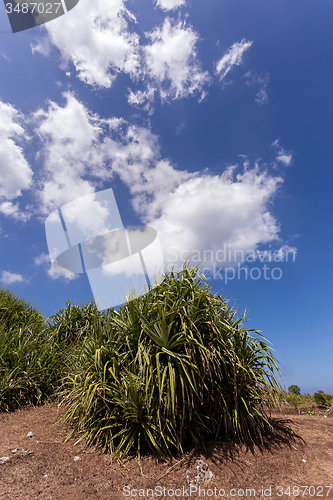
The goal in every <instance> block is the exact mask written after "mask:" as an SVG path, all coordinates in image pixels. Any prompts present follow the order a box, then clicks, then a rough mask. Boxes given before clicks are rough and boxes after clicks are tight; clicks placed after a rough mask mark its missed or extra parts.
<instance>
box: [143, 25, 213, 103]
mask: <svg viewBox="0 0 333 500" xmlns="http://www.w3.org/2000/svg"><path fill="white" fill-rule="evenodd" d="M146 36H147V37H148V38H150V40H151V44H150V45H147V46H146V47H145V48H144V52H145V62H146V71H147V73H148V75H149V77H150V79H151V80H152V81H153V82H154V84H155V85H156V87H158V89H159V91H160V94H161V98H162V100H165V99H167V98H168V97H171V98H172V99H178V98H181V97H187V96H188V95H191V94H193V93H196V92H199V93H201V97H202V98H203V97H204V95H205V94H204V90H203V89H204V87H205V86H206V85H207V84H208V83H209V81H210V77H209V75H208V72H207V71H206V72H202V71H201V68H200V65H199V63H198V60H197V54H196V51H195V45H196V43H197V41H198V38H199V36H198V34H197V33H195V32H194V31H193V30H192V28H191V26H186V24H185V22H179V23H175V22H172V21H171V19H169V18H167V19H165V21H164V23H163V26H162V27H157V28H155V30H154V31H152V32H151V33H146Z"/></svg>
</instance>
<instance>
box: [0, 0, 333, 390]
mask: <svg viewBox="0 0 333 500" xmlns="http://www.w3.org/2000/svg"><path fill="white" fill-rule="evenodd" d="M332 18H333V6H332V3H331V1H328V0H327V1H321V2H319V3H314V2H312V1H311V2H310V1H307V0H302V1H300V0H295V1H294V2H290V1H289V0H271V1H270V2H267V1H264V0H258V1H253V0H244V1H243V0H225V1H224V0H223V1H221V0H208V1H207V2H202V1H201V0H156V1H155V0H136V1H130V0H128V1H125V0H109V1H108V2H104V1H102V0H95V1H94V2H90V1H89V0H80V2H79V4H78V5H77V6H76V7H75V8H74V9H72V10H71V11H70V12H68V13H67V14H65V15H64V16H62V17H59V18H58V19H55V20H53V21H51V22H49V23H47V24H45V25H44V26H40V27H36V28H32V29H30V30H27V31H23V32H19V33H15V34H13V33H11V31H10V25H9V21H8V18H7V15H6V12H5V8H4V7H3V8H2V9H0V74H1V80H0V239H1V246H0V252H1V253H0V255H1V262H0V278H1V286H3V287H6V288H10V289H12V290H13V291H14V292H15V293H16V294H18V295H20V296H22V297H24V298H25V299H27V300H29V301H32V302H34V303H35V304H36V305H37V306H38V307H39V308H40V309H41V310H42V311H43V313H44V314H45V315H47V316H48V315H51V314H52V313H54V312H55V311H56V310H57V309H59V308H62V307H64V306H65V301H66V300H69V301H71V302H73V303H76V304H80V303H82V302H86V301H88V300H91V299H92V291H91V288H90V285H89V281H88V278H87V276H86V275H85V274H80V275H73V276H69V275H67V276H66V275H64V274H60V273H56V272H55V271H54V270H51V264H50V260H49V254H48V247H47V242H46V237H45V220H46V218H47V217H48V215H50V214H51V212H53V211H54V210H56V209H58V208H60V207H61V206H63V205H64V204H66V203H70V202H72V201H74V200H76V199H79V198H81V197H83V196H86V195H88V194H91V193H94V192H97V191H101V190H104V189H108V188H112V189H113V192H114V195H115V198H116V202H117V205H118V208H119V212H120V214H121V218H122V222H123V224H124V226H128V225H148V226H151V227H153V228H155V229H156V230H157V232H158V235H159V239H160V242H161V246H162V250H163V255H164V263H165V265H166V267H168V266H169V265H172V264H173V263H174V260H175V259H178V260H177V262H178V263H177V265H178V266H179V268H181V265H182V262H183V260H184V259H182V257H184V258H186V257H187V255H189V253H190V252H194V254H193V259H195V258H197V260H194V261H192V262H193V265H196V264H198V260H199V259H200V260H201V259H203V258H204V257H206V263H204V264H202V268H205V269H206V270H207V275H208V279H209V280H211V281H210V282H211V285H212V288H213V291H214V292H217V291H219V290H221V294H222V295H226V296H228V297H230V298H231V299H234V300H235V301H236V304H237V307H238V308H239V311H240V312H242V311H243V310H244V309H246V310H247V311H249V322H248V326H249V327H251V328H256V329H258V330H261V331H262V332H263V334H264V335H265V336H266V337H267V338H268V339H269V340H270V341H271V342H272V344H273V345H274V348H275V350H276V356H277V358H278V360H279V361H280V363H281V369H282V372H283V374H284V381H285V384H286V386H287V387H288V386H289V385H291V384H297V385H299V386H300V387H301V390H302V392H303V393H304V392H307V391H308V392H310V393H313V392H314V391H316V390H319V389H322V390H324V391H327V392H329V393H333V381H332V355H331V353H332V347H333V341H332V338H333V335H332V334H333V327H332V321H331V318H330V311H331V310H332V307H331V303H330V302H331V298H332V292H331V278H332V271H333V269H332V263H331V257H332V244H333V241H332V223H331V213H332V208H333V206H332V205H333V202H332V195H331V190H332V180H333V179H332V177H333V174H332V162H333V145H332V144H333V143H332V136H333V134H332V133H333V130H332V129H333V124H332V119H331V117H332V111H333V110H332V104H333V100H332V92H331V86H332V84H331V82H332V76H333V65H332V47H333V39H332V38H333V33H332V28H331V27H332V21H333V19H332ZM223 249H227V250H231V254H230V255H231V258H228V259H226V261H225V262H223V261H222V258H223V254H222V251H223ZM186 251H187V252H186ZM209 251H210V252H211V253H209ZM205 252H206V253H205ZM235 252H236V257H235ZM237 252H238V253H237ZM263 252H266V253H263ZM226 254H227V256H228V252H226ZM242 256H243V259H242V258H241V257H242ZM287 259H288V261H287ZM238 266H241V267H242V268H246V270H245V269H244V270H243V271H240V272H239V271H238V270H239V267H238ZM264 266H266V268H265V269H264ZM176 268H177V267H176ZM226 268H227V270H226ZM238 272H239V276H238ZM246 273H247V279H246V278H245V276H246ZM238 278H239V279H238Z"/></svg>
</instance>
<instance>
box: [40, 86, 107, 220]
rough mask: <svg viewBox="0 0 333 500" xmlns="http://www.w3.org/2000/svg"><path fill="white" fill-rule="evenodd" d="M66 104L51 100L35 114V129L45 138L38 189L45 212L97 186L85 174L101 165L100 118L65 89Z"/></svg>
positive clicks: (83, 194)
mask: <svg viewBox="0 0 333 500" xmlns="http://www.w3.org/2000/svg"><path fill="white" fill-rule="evenodd" d="M64 96H65V97H66V99H67V103H66V105H65V106H64V107H60V106H58V104H56V103H54V102H50V103H49V108H48V110H47V111H43V110H39V111H37V112H36V113H35V115H34V118H35V121H36V123H37V124H38V126H37V128H36V132H37V133H38V135H39V137H40V139H41V140H42V142H43V149H42V152H41V155H40V156H41V157H42V158H43V159H44V170H43V173H42V179H41V181H40V191H39V193H38V195H39V197H40V200H41V202H42V212H44V213H49V212H50V211H52V210H53V209H55V208H58V207H60V206H61V205H63V204H65V203H68V202H70V201H72V200H74V199H76V198H80V197H82V196H85V195H87V194H91V193H93V192H94V187H93V185H92V184H91V183H89V182H88V181H87V180H84V179H83V177H84V176H85V174H87V173H88V172H89V166H90V167H91V170H92V172H93V171H94V169H98V168H99V167H100V165H101V158H100V155H99V154H98V138H99V134H100V133H101V131H102V129H101V122H103V121H102V120H98V119H97V118H96V117H94V116H93V115H92V114H90V113H89V112H88V110H87V109H86V108H85V107H84V106H83V104H81V103H80V102H79V101H78V100H77V99H76V98H75V97H74V95H73V94H71V93H65V94H64Z"/></svg>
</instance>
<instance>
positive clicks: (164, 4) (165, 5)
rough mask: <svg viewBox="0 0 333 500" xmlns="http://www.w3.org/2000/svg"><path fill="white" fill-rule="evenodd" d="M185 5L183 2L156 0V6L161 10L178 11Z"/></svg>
mask: <svg viewBox="0 0 333 500" xmlns="http://www.w3.org/2000/svg"><path fill="white" fill-rule="evenodd" d="M185 3H186V2H185V0H156V5H158V6H159V7H161V9H163V10H173V9H178V7H181V6H182V5H185Z"/></svg>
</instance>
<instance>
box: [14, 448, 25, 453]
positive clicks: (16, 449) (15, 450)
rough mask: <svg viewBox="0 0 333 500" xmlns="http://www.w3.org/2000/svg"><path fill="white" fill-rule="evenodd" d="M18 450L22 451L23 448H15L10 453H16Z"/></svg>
mask: <svg viewBox="0 0 333 500" xmlns="http://www.w3.org/2000/svg"><path fill="white" fill-rule="evenodd" d="M18 451H24V448H15V449H14V450H11V452H12V453H17V452H18Z"/></svg>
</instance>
